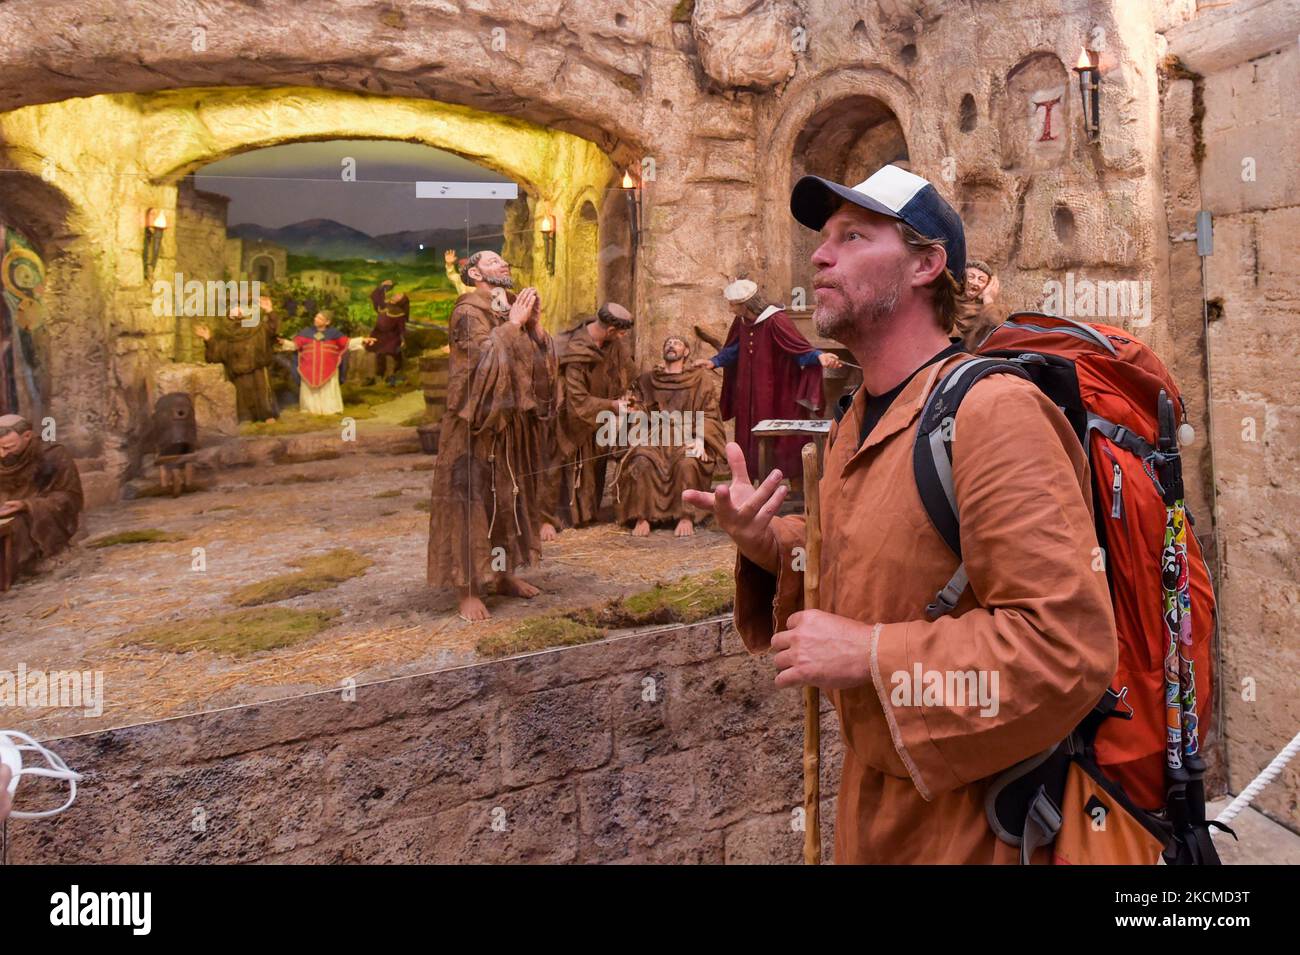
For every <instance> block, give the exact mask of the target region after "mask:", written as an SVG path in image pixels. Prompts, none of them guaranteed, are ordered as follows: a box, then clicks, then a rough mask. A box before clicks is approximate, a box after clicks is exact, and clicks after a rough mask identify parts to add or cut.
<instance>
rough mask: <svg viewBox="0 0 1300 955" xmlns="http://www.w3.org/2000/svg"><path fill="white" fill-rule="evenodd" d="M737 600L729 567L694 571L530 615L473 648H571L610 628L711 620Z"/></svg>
mask: <svg viewBox="0 0 1300 955" xmlns="http://www.w3.org/2000/svg"><path fill="white" fill-rule="evenodd" d="M734 599H735V589H734V585H733V583H732V578H731V572H730V571H726V570H715V571H710V572H708V573H704V574H693V575H691V576H689V577H682V578H681V579H680V580H678V581H676V582H674V583H671V584H663V583H660V584H655V586H653V587H651V588H650V589H649V590H643V591H641V592H640V593H637V594H632V595H631V596H628V597H621V598H619V599H618V600H612V601H610V602H609V603H608V604H606V605H605V606H603V607H587V608H584V609H581V610H570V611H566V612H564V613H550V614H543V615H540V616H537V617H529V618H527V619H525V620H523V621H521V622H520V623H519V624H518V625H517V626H515V627H514V628H512V629H510V630H506V631H504V632H502V633H494V634H492V635H491V636H487V637H484V638H483V639H482V640H480V641H479V642H478V643H477V644H475V647H474V648H475V649H476V650H477V651H478V652H479V654H480V655H482V656H485V657H505V656H512V655H514V654H517V653H530V652H532V651H535V650H546V649H549V648H551V647H572V646H577V645H578V644H580V643H591V642H592V641H593V640H600V639H602V638H603V637H605V636H607V635H608V634H609V632H610V631H611V630H617V629H622V628H625V627H649V626H656V625H662V624H669V623H695V622H697V621H700V620H707V619H708V618H709V617H716V616H719V615H720V614H723V613H726V612H727V611H728V610H730V609H731V607H732V603H733V601H734Z"/></svg>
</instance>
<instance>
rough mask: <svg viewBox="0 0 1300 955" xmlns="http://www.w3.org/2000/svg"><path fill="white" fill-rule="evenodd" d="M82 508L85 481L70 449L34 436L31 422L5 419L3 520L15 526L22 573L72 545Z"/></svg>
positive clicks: (0, 487) (0, 481) (0, 485)
mask: <svg viewBox="0 0 1300 955" xmlns="http://www.w3.org/2000/svg"><path fill="white" fill-rule="evenodd" d="M81 507H82V497H81V477H80V476H79V475H78V474H77V466H76V464H74V463H73V460H72V455H71V454H69V453H68V451H67V449H66V448H64V447H63V445H61V444H54V443H52V442H51V443H46V442H44V441H41V440H39V439H37V438H35V437H34V436H33V434H32V426H31V424H30V422H28V421H27V419H26V418H23V417H20V416H19V415H4V416H0V521H4V520H8V521H9V522H10V524H9V534H10V536H11V538H12V540H13V553H14V562H15V564H16V565H17V566H16V568H15V569H16V570H17V572H18V573H19V574H31V573H33V572H34V571H35V569H36V563H37V561H39V560H44V559H45V558H47V557H53V556H54V555H55V554H57V553H58V552H59V551H61V550H63V548H65V547H66V546H67V545H68V541H69V540H70V539H71V537H72V535H73V534H75V533H76V532H77V525H78V522H79V521H80V519H81Z"/></svg>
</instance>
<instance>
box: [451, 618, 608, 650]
mask: <svg viewBox="0 0 1300 955" xmlns="http://www.w3.org/2000/svg"><path fill="white" fill-rule="evenodd" d="M605 633H606V631H605V630H604V629H603V628H601V627H597V626H593V625H592V624H590V623H579V622H578V621H577V620H574V619H572V618H571V617H569V616H567V615H564V614H547V615H545V616H541V617H529V618H528V619H527V620H524V621H522V622H520V623H519V625H518V626H516V627H514V628H512V629H510V630H506V631H504V632H503V633H494V634H492V635H491V636H487V637H484V638H483V639H482V640H480V641H479V642H478V643H476V644H475V645H474V649H475V650H477V651H478V652H479V653H480V654H481V655H482V656H485V657H508V656H513V655H514V654H517V653H529V652H531V651H533V650H546V649H548V648H550V647H572V646H577V645H578V644H580V643H591V642H592V641H593V640H599V639H600V638H601V637H603V636H605Z"/></svg>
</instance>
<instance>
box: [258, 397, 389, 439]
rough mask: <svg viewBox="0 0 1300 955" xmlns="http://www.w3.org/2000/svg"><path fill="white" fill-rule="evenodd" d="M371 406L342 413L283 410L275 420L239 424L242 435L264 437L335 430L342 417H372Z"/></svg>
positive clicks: (360, 406)
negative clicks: (306, 412)
mask: <svg viewBox="0 0 1300 955" xmlns="http://www.w3.org/2000/svg"><path fill="white" fill-rule="evenodd" d="M374 416H375V412H374V409H373V408H370V407H369V406H366V405H356V406H349V405H347V404H345V405H344V407H343V414H341V415H329V414H303V413H302V412H301V411H285V412H283V413H282V414H281V415H280V417H279V418H277V419H276V420H275V421H245V422H243V423H242V424H241V425H240V426H239V433H240V435H241V436H242V437H266V436H271V435H282V434H303V433H305V432H308V431H337V430H338V429H339V428H340V427H341V425H340V422H342V421H343V419H344V418H354V419H356V420H358V421H360V420H362V419H364V418H373V417H374Z"/></svg>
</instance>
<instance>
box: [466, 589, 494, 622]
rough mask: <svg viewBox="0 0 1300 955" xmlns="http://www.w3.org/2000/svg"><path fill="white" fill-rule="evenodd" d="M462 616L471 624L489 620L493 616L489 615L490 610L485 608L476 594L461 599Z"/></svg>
mask: <svg viewBox="0 0 1300 955" xmlns="http://www.w3.org/2000/svg"><path fill="white" fill-rule="evenodd" d="M459 611H460V616H461V618H462V619H464V620H468V621H469V622H470V623H473V622H475V621H476V620H487V619H488V618H489V617H491V616H492V614H490V613H488V608H487V607H485V606H483V601H481V600H479V599H478V597H476V596H474V594H469V595H468V596H466V597H461V598H460V608H459Z"/></svg>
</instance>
